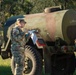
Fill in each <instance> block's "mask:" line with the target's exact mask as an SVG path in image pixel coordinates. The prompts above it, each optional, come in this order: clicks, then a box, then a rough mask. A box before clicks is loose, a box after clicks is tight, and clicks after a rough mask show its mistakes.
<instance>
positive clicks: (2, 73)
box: [0, 57, 12, 75]
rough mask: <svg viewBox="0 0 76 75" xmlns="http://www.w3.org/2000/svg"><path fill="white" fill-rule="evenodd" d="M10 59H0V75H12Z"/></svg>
mask: <svg viewBox="0 0 76 75" xmlns="http://www.w3.org/2000/svg"><path fill="white" fill-rule="evenodd" d="M10 64H11V63H10V59H6V60H3V59H2V58H1V57H0V75H12V72H11V67H10Z"/></svg>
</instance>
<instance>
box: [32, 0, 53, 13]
mask: <svg viewBox="0 0 76 75" xmlns="http://www.w3.org/2000/svg"><path fill="white" fill-rule="evenodd" d="M31 3H32V5H33V9H32V11H31V13H39V12H43V11H44V9H45V8H46V7H51V6H53V5H54V2H53V0H32V1H31Z"/></svg>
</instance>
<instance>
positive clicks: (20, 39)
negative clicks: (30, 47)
mask: <svg viewBox="0 0 76 75" xmlns="http://www.w3.org/2000/svg"><path fill="white" fill-rule="evenodd" d="M11 41H12V45H11V52H12V55H13V57H14V61H15V63H16V67H15V74H14V75H23V68H24V60H25V59H24V57H25V56H24V45H25V41H26V40H25V33H24V32H23V31H22V30H21V29H20V28H18V27H17V26H15V27H13V29H12V31H11Z"/></svg>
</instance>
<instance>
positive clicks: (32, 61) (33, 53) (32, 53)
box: [11, 45, 42, 75]
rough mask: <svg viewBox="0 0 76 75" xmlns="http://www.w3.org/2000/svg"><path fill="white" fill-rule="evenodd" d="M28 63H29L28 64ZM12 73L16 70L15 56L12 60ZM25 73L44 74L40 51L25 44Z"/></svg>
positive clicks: (27, 74) (29, 74) (31, 74)
mask: <svg viewBox="0 0 76 75" xmlns="http://www.w3.org/2000/svg"><path fill="white" fill-rule="evenodd" d="M26 64H27V65H26ZM11 69H12V73H13V74H14V72H15V62H14V57H12V60H11ZM24 75H42V57H41V56H40V54H39V53H38V51H37V50H36V49H34V48H32V47H31V46H28V45H26V46H25V67H24Z"/></svg>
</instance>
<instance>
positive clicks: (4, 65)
mask: <svg viewBox="0 0 76 75" xmlns="http://www.w3.org/2000/svg"><path fill="white" fill-rule="evenodd" d="M43 71H44V70H43ZM0 75H12V72H11V67H10V59H6V60H3V59H2V58H1V57H0ZM43 75H44V72H43ZM74 75H76V71H75V73H74Z"/></svg>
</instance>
